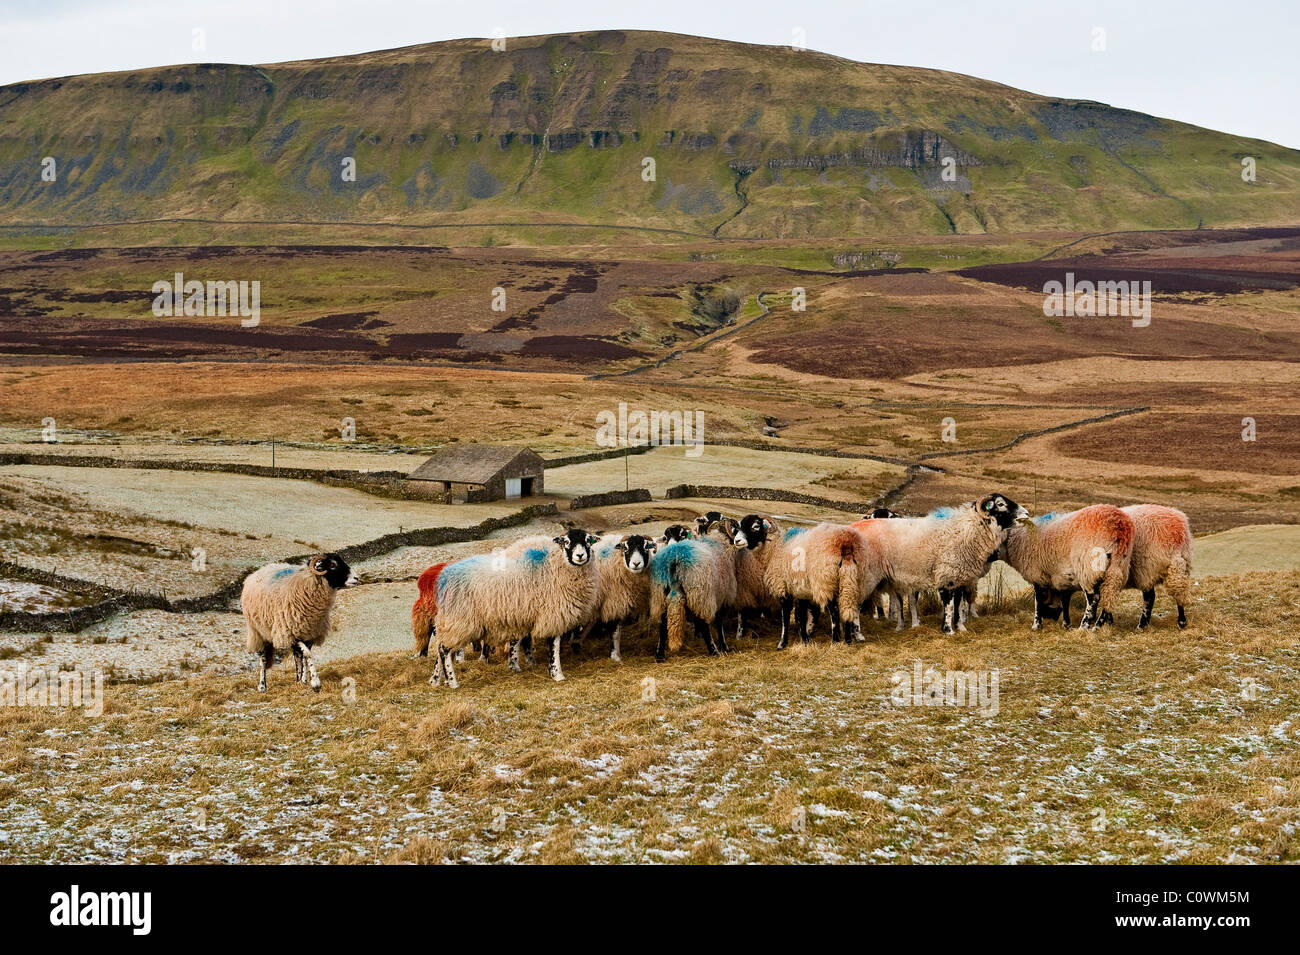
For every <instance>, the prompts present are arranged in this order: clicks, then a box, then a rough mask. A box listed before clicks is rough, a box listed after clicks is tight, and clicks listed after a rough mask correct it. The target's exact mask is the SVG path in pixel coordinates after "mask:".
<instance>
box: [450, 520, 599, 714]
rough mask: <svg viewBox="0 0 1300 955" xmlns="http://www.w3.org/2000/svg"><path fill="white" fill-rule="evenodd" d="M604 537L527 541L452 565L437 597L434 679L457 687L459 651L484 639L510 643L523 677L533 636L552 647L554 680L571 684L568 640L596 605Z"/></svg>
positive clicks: (513, 665) (572, 534) (514, 666)
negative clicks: (523, 649)
mask: <svg viewBox="0 0 1300 955" xmlns="http://www.w3.org/2000/svg"><path fill="white" fill-rule="evenodd" d="M596 540H597V538H596V537H594V536H593V535H590V534H588V533H587V532H586V531H584V530H581V529H574V530H570V531H568V532H566V533H565V534H562V535H561V536H559V537H555V538H550V537H545V536H537V537H526V538H524V539H522V540H519V541H516V542H514V543H513V544H511V545H510V546H509V547H507V548H505V549H504V550H498V551H495V552H493V553H491V554H480V555H478V556H476V557H467V558H465V559H464V560H458V561H455V562H454V563H451V564H449V565H447V566H446V567H444V568H443V569H442V571H441V573H440V574H439V575H438V583H437V593H436V597H437V608H438V625H437V635H436V641H437V657H438V658H437V661H436V662H435V663H434V670H433V676H432V677H431V678H430V680H429V682H430V683H432V684H434V685H435V686H438V685H441V684H442V683H444V682H445V683H446V684H447V685H448V686H449V687H451V688H452V689H455V688H456V687H457V686H458V685H459V684H458V683H457V680H456V672H455V668H454V667H453V657H454V654H455V652H456V651H457V650H460V649H462V648H464V647H467V646H469V645H470V644H471V643H473V642H474V641H476V640H489V641H490V642H491V643H503V642H504V643H508V644H509V647H510V669H511V670H513V671H515V672H516V673H517V672H519V669H520V667H519V644H520V641H522V640H524V639H525V638H529V639H531V640H532V641H534V642H536V641H538V640H546V641H548V642H549V644H550V647H549V649H550V675H551V678H552V679H553V680H555V681H556V682H559V681H561V680H563V679H564V672H563V670H562V669H561V667H560V645H561V643H562V642H563V641H562V639H561V638H562V637H563V636H564V635H565V634H568V633H570V632H571V631H573V630H574V629H575V628H576V627H579V626H581V625H582V624H583V623H585V622H586V621H587V620H589V619H590V618H591V614H592V612H593V610H594V609H595V607H596V601H597V597H598V591H597V581H596V567H595V562H594V561H593V560H592V559H591V548H592V545H593V544H595V543H596Z"/></svg>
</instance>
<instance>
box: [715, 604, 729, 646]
mask: <svg viewBox="0 0 1300 955" xmlns="http://www.w3.org/2000/svg"><path fill="white" fill-rule="evenodd" d="M726 619H727V614H726V613H725V612H724V613H720V614H718V616H717V617H715V618H714V622H715V624H716V625H717V628H718V651H719V652H720V653H730V652H731V647H729V646H727V634H726V632H725V629H724V627H723V625H722V621H724V620H726Z"/></svg>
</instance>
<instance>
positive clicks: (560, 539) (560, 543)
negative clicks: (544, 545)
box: [551, 537, 569, 547]
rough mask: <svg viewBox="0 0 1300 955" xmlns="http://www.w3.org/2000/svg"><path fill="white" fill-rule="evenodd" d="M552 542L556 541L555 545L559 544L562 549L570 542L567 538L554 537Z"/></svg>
mask: <svg viewBox="0 0 1300 955" xmlns="http://www.w3.org/2000/svg"><path fill="white" fill-rule="evenodd" d="M551 540H553V541H555V543H557V544H559V545H560V546H561V547H563V546H564V545H565V543H566V542H567V541H568V540H569V538H567V537H552V538H551Z"/></svg>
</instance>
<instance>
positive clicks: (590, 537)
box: [587, 534, 600, 547]
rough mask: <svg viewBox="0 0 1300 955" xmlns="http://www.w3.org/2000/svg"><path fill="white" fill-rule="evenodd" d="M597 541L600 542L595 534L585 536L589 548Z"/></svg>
mask: <svg viewBox="0 0 1300 955" xmlns="http://www.w3.org/2000/svg"><path fill="white" fill-rule="evenodd" d="M598 540H600V538H599V537H597V536H596V535H595V534H588V535H587V546H588V547H590V546H591V545H592V544H594V543H596V541H598Z"/></svg>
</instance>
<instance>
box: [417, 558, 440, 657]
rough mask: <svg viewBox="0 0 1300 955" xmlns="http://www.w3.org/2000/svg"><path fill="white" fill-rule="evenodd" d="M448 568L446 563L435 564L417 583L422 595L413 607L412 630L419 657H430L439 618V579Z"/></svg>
mask: <svg viewBox="0 0 1300 955" xmlns="http://www.w3.org/2000/svg"><path fill="white" fill-rule="evenodd" d="M446 566H447V564H446V562H444V563H441V564H434V565H433V566H432V567H430V568H429V569H428V570H426V571H425V572H424V573H422V574H421V575H420V579H419V580H418V581H417V582H416V587H417V588H419V591H420V595H419V596H418V597H416V598H415V603H414V604H412V606H411V630H412V632H413V633H414V634H415V652H416V655H417V656H422V657H423V656H428V655H429V641H430V640H431V638H432V637H433V633H434V629H435V626H436V622H437V617H438V577H439V575H440V574H441V573H442V569H443V568H444V567H446Z"/></svg>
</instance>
